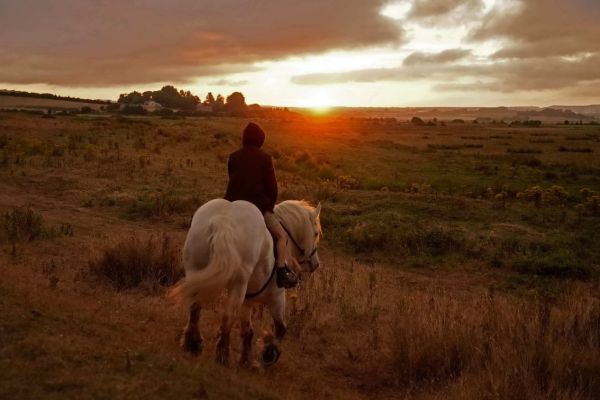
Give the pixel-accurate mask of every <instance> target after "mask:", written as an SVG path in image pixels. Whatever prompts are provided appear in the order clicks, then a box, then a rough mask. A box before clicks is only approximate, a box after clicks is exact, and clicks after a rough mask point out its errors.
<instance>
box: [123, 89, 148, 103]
mask: <svg viewBox="0 0 600 400" xmlns="http://www.w3.org/2000/svg"><path fill="white" fill-rule="evenodd" d="M117 103H125V104H144V96H142V94H141V93H140V92H136V91H133V92H131V93H129V94H125V93H124V94H121V95H120V96H119V100H117Z"/></svg>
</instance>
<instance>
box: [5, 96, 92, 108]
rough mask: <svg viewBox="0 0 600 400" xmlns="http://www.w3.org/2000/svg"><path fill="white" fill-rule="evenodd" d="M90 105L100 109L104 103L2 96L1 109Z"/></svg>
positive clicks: (80, 106)
mask: <svg viewBox="0 0 600 400" xmlns="http://www.w3.org/2000/svg"><path fill="white" fill-rule="evenodd" d="M82 107H90V108H91V109H94V110H99V109H100V107H103V104H96V103H83V102H78V101H66V100H56V99H40V98H34V97H19V96H0V110H2V109H9V110H13V109H14V110H42V111H46V110H48V109H52V110H72V109H81V108H82Z"/></svg>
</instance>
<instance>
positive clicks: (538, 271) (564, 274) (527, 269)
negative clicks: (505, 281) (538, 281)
mask: <svg viewBox="0 0 600 400" xmlns="http://www.w3.org/2000/svg"><path fill="white" fill-rule="evenodd" d="M515 266H516V268H517V270H518V271H519V272H521V273H524V274H531V275H538V276H545V277H556V278H576V279H583V280H585V279H588V278H590V277H591V275H592V273H593V271H592V269H591V268H590V267H589V266H587V265H584V264H583V263H582V262H581V261H579V260H578V259H577V258H576V257H574V256H573V255H572V254H570V253H569V252H567V251H565V250H561V251H557V252H552V253H549V254H543V253H539V252H536V253H534V254H532V255H530V256H528V257H525V258H523V259H521V260H518V261H517V262H515Z"/></svg>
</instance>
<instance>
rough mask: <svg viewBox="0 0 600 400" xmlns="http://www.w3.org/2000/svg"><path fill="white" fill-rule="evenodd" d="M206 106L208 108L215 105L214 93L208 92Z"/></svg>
mask: <svg viewBox="0 0 600 400" xmlns="http://www.w3.org/2000/svg"><path fill="white" fill-rule="evenodd" d="M204 104H205V105H207V106H212V105H214V104H215V96H213V94H212V92H208V94H207V95H206V99H205V100H204Z"/></svg>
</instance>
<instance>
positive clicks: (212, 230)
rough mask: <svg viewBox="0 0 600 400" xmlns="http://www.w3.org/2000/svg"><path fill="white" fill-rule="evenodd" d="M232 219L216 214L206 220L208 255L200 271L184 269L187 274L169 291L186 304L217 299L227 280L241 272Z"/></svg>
mask: <svg viewBox="0 0 600 400" xmlns="http://www.w3.org/2000/svg"><path fill="white" fill-rule="evenodd" d="M235 230H236V228H235V226H234V222H233V220H232V218H231V216H230V215H228V214H225V213H224V214H217V215H215V216H213V217H212V218H211V219H210V222H209V239H208V241H209V246H210V253H209V254H210V255H209V257H210V258H209V262H208V265H207V266H206V267H205V268H203V269H201V270H187V271H186V277H185V278H184V279H183V280H182V281H181V282H180V283H178V284H177V286H175V287H174V288H173V289H172V290H171V291H170V293H169V297H171V298H173V299H177V300H183V301H184V302H185V303H187V304H190V303H192V302H198V303H200V304H205V303H208V302H210V301H212V300H214V299H216V298H217V297H218V296H219V295H220V294H221V292H222V291H223V289H225V288H226V287H227V285H228V284H229V282H230V281H231V280H232V279H235V277H236V276H237V275H238V274H239V272H241V269H240V267H241V264H242V261H241V257H240V254H239V252H238V249H237V246H236V243H235V242H236V234H235Z"/></svg>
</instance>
